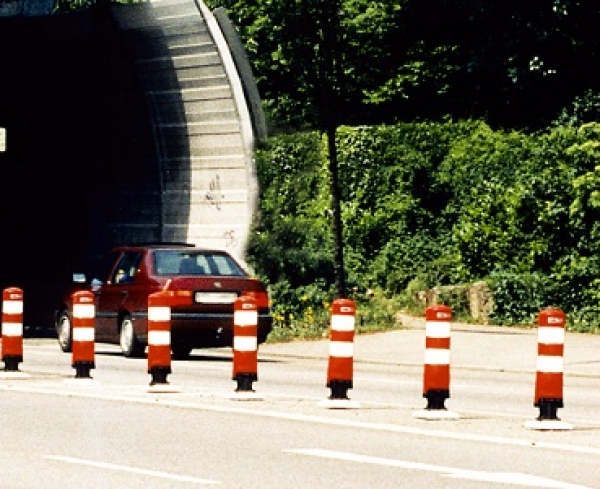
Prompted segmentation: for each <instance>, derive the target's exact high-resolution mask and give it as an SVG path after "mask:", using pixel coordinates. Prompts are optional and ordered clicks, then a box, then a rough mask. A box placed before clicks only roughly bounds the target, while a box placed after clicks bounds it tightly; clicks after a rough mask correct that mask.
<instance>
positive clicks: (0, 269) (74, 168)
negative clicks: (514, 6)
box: [0, 10, 157, 334]
mask: <svg viewBox="0 0 600 489" xmlns="http://www.w3.org/2000/svg"><path fill="white" fill-rule="evenodd" d="M0 59H1V61H2V71H1V72H0V127H3V128H5V129H6V148H5V151H4V152H0V168H2V176H1V177H0V222H1V223H2V225H3V231H4V232H3V237H4V239H3V241H4V243H3V247H2V252H1V253H0V287H2V288H3V289H4V288H6V287H12V286H14V287H19V288H22V289H23V295H24V324H25V326H26V332H27V330H28V328H34V329H37V330H39V331H42V332H43V331H47V332H48V333H50V334H51V333H52V331H51V328H52V313H53V308H54V304H55V303H56V301H57V300H58V299H59V297H60V295H61V294H62V292H63V291H62V288H61V284H65V286H66V284H67V283H68V281H69V280H70V274H71V273H72V272H73V271H75V270H77V269H81V268H82V267H83V266H85V264H86V262H87V261H89V259H91V258H93V257H92V256H89V254H90V250H91V249H95V247H94V246H90V244H91V243H90V242H89V241H90V240H93V239H95V238H94V237H95V236H98V235H104V234H110V230H105V231H106V232H105V231H104V230H98V229H92V228H93V227H97V226H102V224H101V223H102V222H103V221H106V220H107V219H102V214H103V202H102V199H111V195H113V194H114V195H118V192H117V191H115V192H112V191H111V186H112V187H114V188H115V189H118V188H120V187H122V186H123V185H124V184H126V183H127V182H131V181H134V179H135V178H136V175H137V174H138V173H139V170H140V168H141V167H142V165H143V166H144V168H145V170H144V171H145V172H146V173H148V171H149V170H148V168H157V165H153V166H152V165H150V166H149V165H148V160H149V159H150V160H153V159H155V156H154V151H155V148H154V143H153V136H152V130H151V124H150V118H149V116H148V110H147V107H146V105H145V101H144V97H143V95H142V94H141V90H140V89H139V87H138V83H137V80H136V77H135V73H134V69H133V67H132V63H131V61H130V60H129V58H128V54H127V52H126V49H125V48H124V47H123V45H122V43H121V42H120V40H119V37H118V32H117V30H116V28H115V26H114V23H113V22H112V20H111V18H110V15H109V13H108V12H107V11H105V10H97V11H94V10H91V11H85V12H81V13H76V14H68V15H52V16H44V17H33V18H32V17H14V18H0ZM146 178H147V180H148V182H152V180H153V179H156V178H157V177H155V176H154V177H153V176H148V177H146ZM26 334H27V333H26Z"/></svg>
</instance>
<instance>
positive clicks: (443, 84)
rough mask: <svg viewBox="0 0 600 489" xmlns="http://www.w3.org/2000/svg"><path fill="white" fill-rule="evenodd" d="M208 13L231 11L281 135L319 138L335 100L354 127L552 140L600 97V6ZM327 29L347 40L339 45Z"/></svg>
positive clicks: (257, 2)
mask: <svg viewBox="0 0 600 489" xmlns="http://www.w3.org/2000/svg"><path fill="white" fill-rule="evenodd" d="M205 3H206V4H207V5H208V6H209V7H211V8H216V7H224V8H225V9H226V10H227V12H228V14H229V16H230V17H231V19H232V20H233V21H234V23H235V24H236V25H237V26H238V28H239V31H240V35H241V37H242V39H243V41H244V44H245V46H246V49H247V51H248V55H249V59H250V61H251V63H252V66H253V68H254V72H255V76H256V79H257V82H258V87H259V91H260V93H261V96H262V98H263V100H264V103H265V108H266V109H267V112H268V114H269V116H270V120H271V123H272V132H274V131H275V130H278V129H281V128H289V127H292V128H296V129H298V128H306V127H307V126H308V127H312V128H317V127H318V124H316V123H315V121H316V119H317V114H318V112H319V110H322V105H323V100H322V99H320V98H319V97H318V94H319V93H321V92H324V91H325V90H326V89H331V90H332V93H335V94H337V95H338V96H339V98H340V99H341V101H342V102H343V103H341V104H339V105H337V104H336V110H337V111H338V112H339V114H338V115H339V117H340V120H341V123H342V124H345V125H354V126H355V125H362V124H381V123H388V124H389V123H396V122H399V121H413V120H415V119H420V120H437V121H440V120H443V119H444V117H446V116H451V117H452V118H453V119H465V118H472V119H482V120H485V121H486V122H487V123H488V124H490V126H491V127H493V128H508V129H517V130H524V129H529V130H538V129H543V128H545V127H547V126H548V125H549V124H550V123H551V121H553V120H555V119H556V117H557V115H558V113H559V112H560V110H562V108H563V107H566V106H568V105H570V104H571V103H572V102H573V100H574V99H575V97H581V96H583V95H584V94H585V93H586V91H588V90H593V91H595V92H598V91H599V90H598V80H600V59H599V58H598V57H599V56H600V49H599V48H600V36H599V34H598V28H597V26H598V24H599V21H600V6H599V5H598V2H594V1H577V0H527V1H522V0H503V1H501V2H500V1H497V2H490V1H482V0H452V1H451V0H388V1H378V2H373V1H371V0H294V1H272V0H205ZM331 8H335V17H334V18H332V17H331ZM327 28H331V29H334V30H335V32H336V35H335V38H334V39H333V41H332V42H330V43H324V42H323V41H324V39H323V37H322V35H321V34H322V33H323V32H324V31H325V30H326V29H327ZM332 49H333V51H334V52H333V53H332V52H330V51H331V50H332ZM328 58H333V59H334V60H335V63H336V67H337V71H336V73H335V77H334V78H333V79H332V80H330V82H331V83H330V86H324V85H322V84H321V85H319V80H320V81H321V82H322V81H323V80H327V77H318V75H319V72H320V70H321V67H322V66H323V61H326V60H327V59H328ZM596 115H598V113H597V112H596Z"/></svg>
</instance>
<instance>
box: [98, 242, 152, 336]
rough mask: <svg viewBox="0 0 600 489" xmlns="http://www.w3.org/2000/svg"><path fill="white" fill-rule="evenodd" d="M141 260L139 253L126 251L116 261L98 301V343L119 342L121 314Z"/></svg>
mask: <svg viewBox="0 0 600 489" xmlns="http://www.w3.org/2000/svg"><path fill="white" fill-rule="evenodd" d="M140 259H141V253H140V252H139V251H125V252H124V253H123V254H122V255H121V256H120V257H119V258H118V260H117V261H116V264H115V266H114V267H113V268H112V270H111V272H110V275H109V277H108V280H107V281H106V283H105V284H104V285H102V287H101V290H100V291H99V293H98V294H97V301H96V337H97V340H98V341H105V342H111V343H117V342H118V341H119V314H120V312H121V311H122V306H123V303H124V302H126V301H127V298H128V296H129V294H130V289H131V287H132V286H133V283H134V281H135V274H136V271H137V267H138V265H139V262H140Z"/></svg>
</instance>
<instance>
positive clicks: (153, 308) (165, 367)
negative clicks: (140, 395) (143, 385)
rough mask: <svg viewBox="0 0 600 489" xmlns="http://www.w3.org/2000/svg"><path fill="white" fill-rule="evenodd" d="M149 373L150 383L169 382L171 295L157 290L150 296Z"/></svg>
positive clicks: (153, 384)
mask: <svg viewBox="0 0 600 489" xmlns="http://www.w3.org/2000/svg"><path fill="white" fill-rule="evenodd" d="M148 373H149V374H150V375H151V376H152V378H151V381H150V385H151V386H155V385H160V384H168V382H167V375H168V374H170V373H171V296H170V295H169V294H168V293H166V292H156V293H154V294H150V295H149V296H148Z"/></svg>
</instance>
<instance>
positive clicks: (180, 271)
mask: <svg viewBox="0 0 600 489" xmlns="http://www.w3.org/2000/svg"><path fill="white" fill-rule="evenodd" d="M154 273H155V275H159V276H174V275H191V276H203V275H217V276H225V277H245V276H246V275H247V274H246V272H245V271H244V270H243V269H242V268H241V267H240V266H239V265H238V264H237V263H236V262H235V260H233V259H232V258H231V257H230V256H229V255H228V254H227V253H223V252H219V251H190V250H156V251H154Z"/></svg>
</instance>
